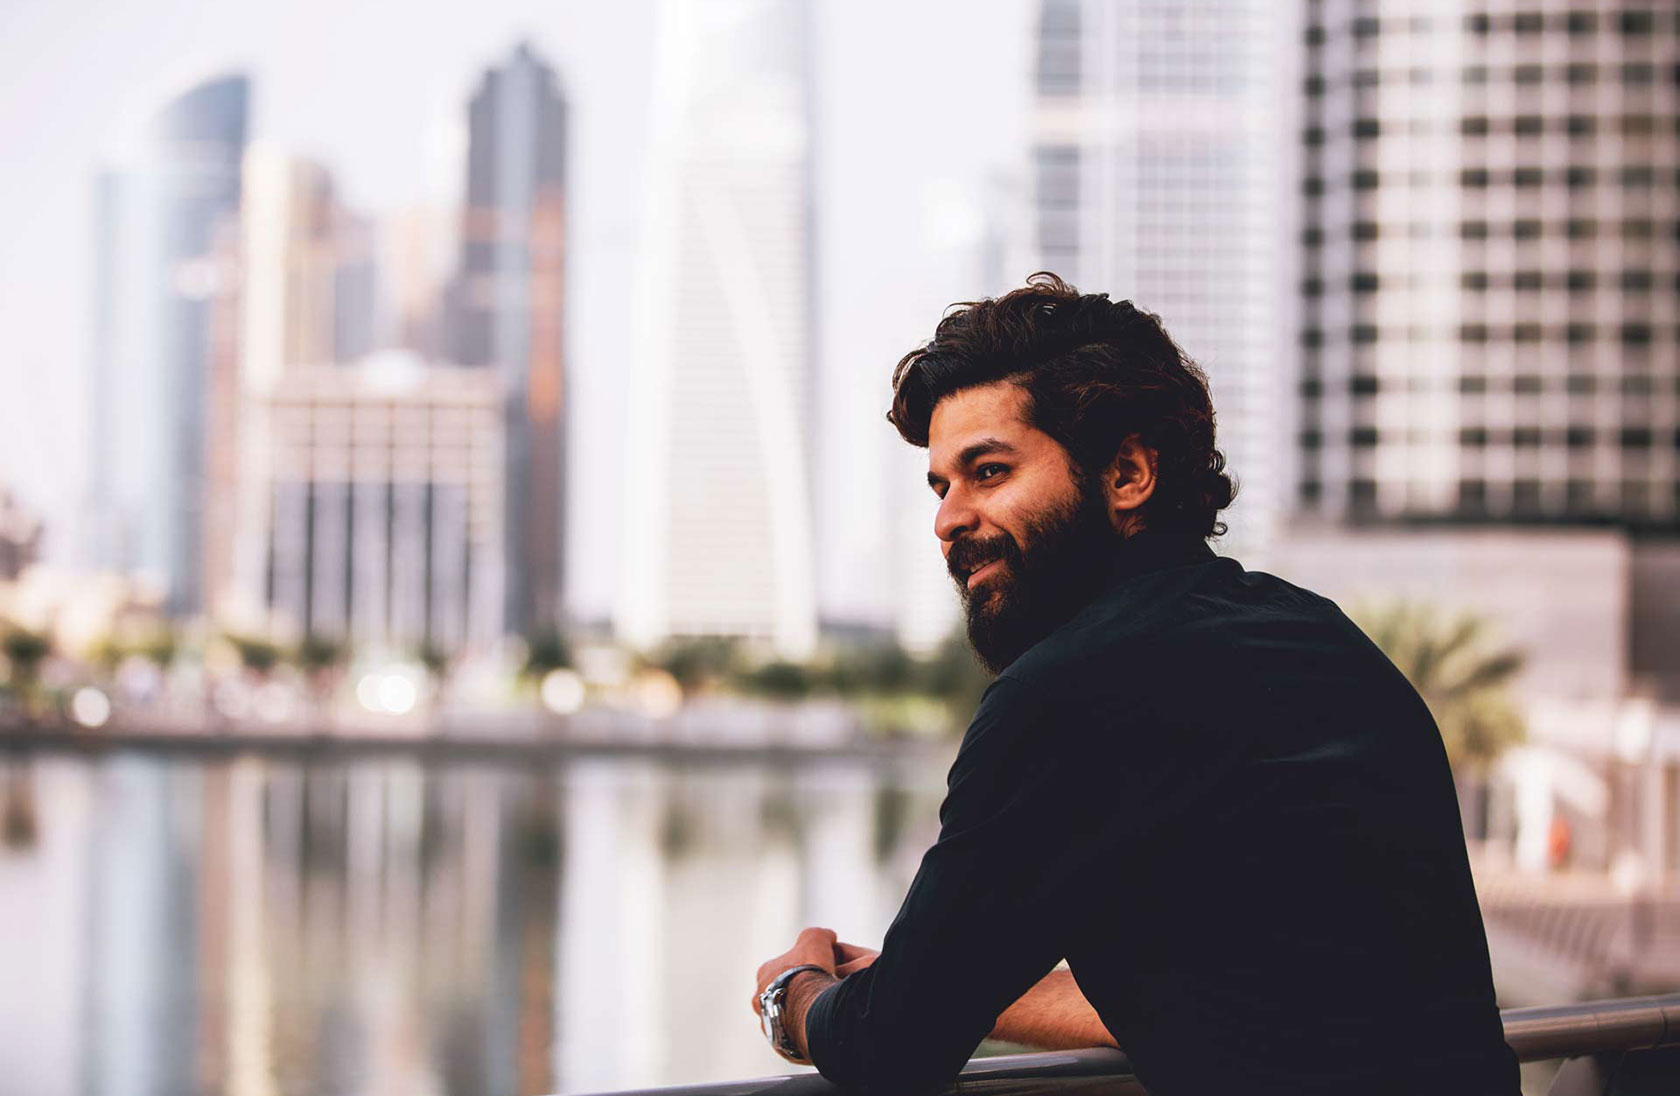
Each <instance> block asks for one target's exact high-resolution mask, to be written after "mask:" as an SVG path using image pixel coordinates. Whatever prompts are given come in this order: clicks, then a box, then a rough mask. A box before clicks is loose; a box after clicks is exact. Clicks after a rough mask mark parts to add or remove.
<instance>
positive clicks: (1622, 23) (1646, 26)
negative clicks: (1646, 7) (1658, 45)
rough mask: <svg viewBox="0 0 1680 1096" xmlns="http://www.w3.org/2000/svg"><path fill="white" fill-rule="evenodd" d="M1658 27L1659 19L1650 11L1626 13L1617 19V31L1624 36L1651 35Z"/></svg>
mask: <svg viewBox="0 0 1680 1096" xmlns="http://www.w3.org/2000/svg"><path fill="white" fill-rule="evenodd" d="M1656 26H1657V17H1656V16H1655V15H1653V14H1651V13H1650V12H1648V11H1624V12H1622V13H1621V14H1620V15H1618V16H1617V17H1616V29H1617V30H1619V31H1621V32H1622V33H1623V34H1629V35H1645V34H1650V33H1651V32H1652V31H1653V30H1655V29H1656Z"/></svg>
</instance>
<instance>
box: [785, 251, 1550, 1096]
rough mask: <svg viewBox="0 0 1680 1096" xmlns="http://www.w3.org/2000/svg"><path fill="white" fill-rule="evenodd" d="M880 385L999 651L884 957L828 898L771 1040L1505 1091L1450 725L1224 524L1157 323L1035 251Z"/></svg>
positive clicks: (970, 598)
mask: <svg viewBox="0 0 1680 1096" xmlns="http://www.w3.org/2000/svg"><path fill="white" fill-rule="evenodd" d="M893 386H894V395H893V403H892V410H891V411H890V412H889V414H888V418H889V419H890V420H891V421H892V423H893V424H894V425H895V426H896V427H897V428H898V430H899V432H900V433H901V434H902V435H903V436H904V438H905V439H906V440H907V441H909V442H910V443H911V444H914V445H917V446H925V447H926V448H927V450H928V483H929V485H930V486H931V487H932V489H933V491H934V492H935V493H936V494H937V495H938V496H939V498H940V503H939V511H938V516H937V518H936V520H935V523H934V532H935V533H936V534H937V536H938V538H939V542H940V547H941V548H942V550H943V551H944V553H945V561H946V565H947V567H948V569H949V570H950V573H951V577H952V578H953V580H955V582H956V583H957V587H958V589H959V591H960V592H961V596H962V600H963V604H964V607H965V610H966V614H967V619H968V637H969V640H970V643H971V645H972V646H973V648H974V652H975V654H976V655H977V656H978V658H979V659H980V660H981V661H982V662H983V663H984V664H985V665H986V666H987V668H988V669H990V670H991V671H993V672H994V673H995V674H996V675H997V677H996V680H995V681H993V682H992V683H991V684H990V686H989V687H988V688H987V690H986V693H985V695H984V697H983V698H982V699H981V702H980V705H979V708H978V710H977V711H976V712H975V715H974V719H973V722H972V723H971V724H970V726H969V728H968V730H967V733H966V734H965V735H964V736H963V741H962V745H961V747H960V749H959V752H958V754H957V757H956V760H955V762H954V763H953V764H952V766H951V770H950V773H949V778H948V783H947V794H946V797H945V800H944V803H943V804H942V805H941V807H940V811H939V819H940V832H939V838H938V840H937V842H936V843H935V844H934V845H933V847H932V848H931V849H929V850H928V852H927V853H926V855H925V856H924V858H923V860H922V863H921V866H920V869H919V870H918V872H917V875H916V878H915V881H914V882H913V883H912V884H911V887H910V891H909V893H908V895H907V896H906V897H905V900H904V904H903V907H902V908H901V909H900V911H899V913H898V916H897V917H896V918H895V919H894V921H893V923H892V926H891V927H890V928H889V929H888V931H887V934H886V938H885V940H884V941H883V942H882V946H881V948H880V950H879V952H876V951H874V950H871V949H868V948H863V947H859V946H857V945H853V944H847V943H841V942H840V941H839V940H837V939H836V936H835V934H834V933H833V932H831V931H829V930H827V929H816V928H812V929H807V930H805V931H804V932H803V933H801V934H800V936H799V939H798V940H797V942H796V943H795V944H794V946H793V948H792V949H790V950H789V951H787V952H785V953H784V954H782V955H779V956H777V957H776V958H774V959H771V960H770V961H768V962H766V963H765V964H763V965H762V966H761V967H760V968H759V971H758V983H757V991H756V992H755V994H754V998H753V1008H754V1011H755V1013H758V1014H759V1015H760V1017H761V1020H762V1022H763V1023H764V1025H765V1028H766V1033H767V1034H768V1035H770V1036H771V1039H772V1043H773V1045H775V1046H776V1047H777V1049H778V1050H779V1051H780V1052H781V1053H782V1054H783V1055H784V1056H785V1057H787V1058H788V1059H789V1060H792V1061H810V1062H813V1063H814V1064H815V1065H816V1067H817V1069H818V1070H819V1071H820V1072H821V1073H822V1074H823V1075H824V1076H825V1077H827V1078H829V1079H830V1080H832V1081H834V1082H836V1083H837V1084H838V1085H840V1086H842V1087H843V1088H845V1089H847V1090H850V1091H854V1092H862V1093H869V1094H885V1093H921V1092H928V1091H933V1090H937V1089H938V1088H940V1087H941V1086H943V1085H944V1084H946V1083H947V1082H949V1081H950V1080H952V1079H953V1078H954V1077H955V1076H956V1074H957V1073H958V1072H959V1070H960V1069H961V1068H962V1066H963V1064H964V1063H965V1062H966V1061H967V1060H968V1058H969V1055H970V1054H971V1053H972V1052H973V1051H974V1049H975V1047H976V1046H977V1045H978V1044H979V1043H980V1041H981V1040H982V1039H984V1038H986V1037H987V1036H988V1035H990V1036H992V1037H994V1038H999V1039H1004V1040H1008V1041H1011V1042H1015V1043H1020V1044H1024V1045H1027V1046H1033V1047H1041V1048H1045V1049H1063V1048H1072V1047H1081V1046H1098V1045H1107V1046H1118V1047H1120V1048H1121V1049H1123V1050H1124V1051H1125V1052H1126V1054H1127V1056H1128V1058H1129V1059H1130V1062H1131V1065H1132V1068H1133V1070H1134V1071H1135V1073H1136V1075H1137V1078H1138V1080H1139V1081H1140V1082H1141V1083H1142V1084H1143V1085H1144V1086H1145V1087H1146V1088H1147V1089H1148V1090H1149V1091H1150V1092H1151V1093H1152V1094H1153V1096H1181V1094H1192V1093H1208V1094H1231V1096H1235V1094H1239V1093H1240V1094H1242V1096H1262V1094H1269V1093H1277V1094H1280V1096H1281V1094H1286V1093H1287V1094H1290V1096H1302V1094H1309V1093H1323V1094H1331V1093H1335V1094H1351V1093H1360V1094H1362V1096H1368V1094H1371V1093H1388V1092H1400V1091H1404V1092H1430V1093H1435V1094H1441V1093H1466V1094H1468V1093H1477V1094H1479V1096H1486V1094H1500V1096H1515V1094H1516V1093H1517V1092H1518V1091H1519V1085H1518V1072H1517V1064H1516V1058H1515V1055H1514V1054H1513V1053H1512V1052H1511V1050H1510V1048H1509V1047H1507V1046H1506V1045H1505V1042H1504V1037H1503V1032H1502V1029H1501V1024H1500V1017H1499V1012H1498V1008H1497V1005H1496V1002H1495V998H1494V991H1493V982H1492V976H1491V973H1490V970H1489V962H1488V951H1487V940H1486V937H1485V935H1484V932H1483V928H1482V921H1481V913H1480V910H1479V908H1478V906H1477V901H1476V894H1475V890H1474V887H1473V885H1472V882H1471V878H1470V870H1469V864H1468V860H1467V856H1466V852H1465V845H1464V833H1463V829H1462V824H1461V822H1460V819H1459V814H1458V806H1457V797H1456V795H1455V793H1454V790H1453V783H1452V774H1451V772H1450V770H1449V769H1448V767H1447V759H1446V752H1445V750H1444V749H1443V747H1442V744H1441V737H1440V734H1439V732H1438V730H1437V729H1436V726H1435V723H1434V721H1433V720H1432V718H1431V717H1430V714H1429V711H1428V709H1427V708H1426V707H1425V706H1424V703H1423V701H1422V700H1421V699H1420V698H1419V697H1418V695H1417V692H1416V691H1415V690H1414V689H1413V688H1412V687H1411V686H1410V685H1409V684H1408V683H1407V682H1406V680H1405V678H1404V677H1402V676H1401V674H1400V673H1399V672H1398V671H1397V670H1396V669H1395V668H1394V666H1393V664H1392V663H1390V662H1389V661H1388V659H1387V658H1385V657H1384V656H1383V655H1382V653H1381V652H1380V651H1379V650H1377V648H1376V647H1375V646H1374V645H1373V644H1372V643H1371V642H1370V641H1369V640H1368V639H1367V638H1366V637H1365V636H1364V635H1363V634H1362V633H1361V632H1360V631H1359V629H1358V628H1356V627H1355V626H1354V625H1353V624H1352V623H1350V622H1349V621H1348V619H1347V618H1346V617H1345V616H1344V615H1343V614H1342V613H1341V612H1340V611H1339V610H1338V609H1337V608H1336V606H1335V605H1334V604H1332V603H1331V602H1330V601H1328V600H1326V599H1324V598H1322V597H1319V596H1318V595H1316V594H1313V593H1310V592H1308V591H1306V590H1303V589H1301V588H1300V587H1297V586H1294V585H1291V584H1290V583H1288V582H1285V581H1283V580H1281V579H1278V578H1275V577H1273V576H1271V575H1268V574H1263V573H1260V572H1255V571H1248V570H1245V569H1244V568H1243V567H1242V566H1241V565H1240V564H1239V563H1238V562H1237V561H1236V560H1234V559H1230V558H1221V557H1218V556H1216V555H1215V554H1214V553H1213V551H1212V550H1211V549H1210V548H1209V547H1208V544H1207V541H1208V538H1209V537H1212V536H1217V535H1219V534H1221V533H1223V532H1224V526H1223V525H1222V524H1221V523H1220V522H1219V520H1218V515H1219V512H1220V510H1222V509H1224V508H1225V507H1226V506H1228V505H1229V504H1230V502H1231V500H1232V496H1233V494H1234V488H1233V485H1232V482H1231V480H1230V478H1229V477H1228V476H1227V475H1226V474H1225V471H1224V463H1225V462H1224V458H1223V456H1222V455H1221V454H1220V452H1219V451H1218V449H1217V448H1215V445H1214V414H1213V407H1212V403H1211V401H1210V399H1209V396H1208V390H1207V384H1206V381H1205V379H1204V377H1203V375H1202V374H1201V372H1200V371H1199V370H1198V369H1197V368H1196V366H1195V365H1194V364H1193V363H1192V362H1190V361H1189V360H1188V359H1187V358H1186V357H1185V355H1184V354H1183V353H1182V352H1181V351H1180V350H1179V348H1178V347H1177V346H1176V345H1175V344H1174V342H1173V340H1172V339H1171V338H1170V337H1169V336H1168V335H1167V333H1166V331H1165V330H1164V329H1163V328H1162V326H1161V323H1160V321H1159V320H1158V319H1157V318H1156V317H1154V316H1152V315H1150V314H1148V313H1145V312H1141V311H1139V310H1137V309H1136V308H1134V307H1133V306H1132V305H1131V303H1130V302H1126V301H1122V302H1118V303H1115V302H1112V301H1110V300H1109V299H1108V298H1107V296H1106V295H1081V294H1079V293H1078V292H1077V291H1076V290H1074V289H1072V288H1071V287H1069V286H1067V285H1066V284H1064V283H1063V282H1061V281H1060V280H1059V279H1057V278H1055V277H1054V276H1050V275H1037V276H1035V277H1034V278H1032V279H1029V282H1028V285H1027V286H1026V287H1025V288H1022V289H1018V290H1016V291H1014V292H1012V293H1009V294H1008V295H1006V296H1004V297H1002V298H999V299H996V300H985V301H980V302H978V303H974V304H970V305H968V306H965V307H964V308H962V309H961V310H959V311H955V312H953V313H952V314H950V315H948V316H947V317H946V318H945V319H944V320H943V321H941V323H940V324H939V326H938V329H937V331H936V333H935V335H934V337H933V340H932V341H931V342H929V343H928V344H927V345H926V346H924V347H922V348H921V349H919V350H916V351H913V352H912V353H910V354H909V355H907V356H906V357H905V358H904V359H903V360H902V361H900V362H899V364H898V368H897V370H896V372H895V374H894V377H893ZM1064 958H1065V959H1066V961H1067V969H1066V970H1062V969H1058V968H1059V964H1060V961H1061V960H1063V959H1064Z"/></svg>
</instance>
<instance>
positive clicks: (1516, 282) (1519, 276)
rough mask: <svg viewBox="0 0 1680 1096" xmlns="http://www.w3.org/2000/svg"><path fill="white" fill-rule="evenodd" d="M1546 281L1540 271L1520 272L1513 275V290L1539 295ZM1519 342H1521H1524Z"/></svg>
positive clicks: (1532, 340) (1533, 340)
mask: <svg viewBox="0 0 1680 1096" xmlns="http://www.w3.org/2000/svg"><path fill="white" fill-rule="evenodd" d="M1544 281H1545V279H1544V278H1542V277H1541V274H1540V272H1539V271H1538V270H1519V271H1517V272H1516V273H1515V274H1513V275H1511V288H1512V289H1515V290H1517V291H1518V292H1521V293H1538V292H1539V291H1540V290H1541V288H1542V287H1543V286H1544ZM1517 341H1518V342H1521V341H1522V340H1521V339H1519V340H1517ZM1529 341H1530V342H1538V341H1539V340H1538V338H1535V339H1530V340H1529Z"/></svg>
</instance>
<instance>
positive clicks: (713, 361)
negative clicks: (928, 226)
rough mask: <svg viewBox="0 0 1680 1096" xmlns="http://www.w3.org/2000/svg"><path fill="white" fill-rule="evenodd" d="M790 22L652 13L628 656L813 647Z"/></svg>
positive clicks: (625, 607)
mask: <svg viewBox="0 0 1680 1096" xmlns="http://www.w3.org/2000/svg"><path fill="white" fill-rule="evenodd" d="M809 19H810V15H809V11H808V8H807V7H806V5H805V4H804V3H803V2H789V3H777V2H771V0H725V2H721V3H697V2H693V0H668V2H667V3H665V4H664V5H663V6H662V8H661V26H660V45H659V59H658V77H657V79H658V88H657V92H656V95H655V102H656V104H657V110H658V112H659V113H658V115H657V116H656V120H655V128H654V136H653V142H652V146H651V149H650V154H649V155H650V165H649V166H650V171H649V183H648V191H647V195H646V202H647V205H646V212H645V214H644V216H643V219H642V229H643V236H642V240H641V245H640V246H641V250H640V253H639V255H638V259H637V262H638V269H637V277H636V285H635V290H634V292H635V303H634V316H635V330H634V332H633V336H632V337H633V340H634V341H633V343H632V360H631V378H632V379H631V385H630V397H629V398H630V424H629V441H630V448H629V453H628V457H627V461H628V467H627V490H626V493H625V541H624V563H623V565H622V566H621V568H620V583H621V585H620V590H619V594H618V598H617V604H616V609H615V618H616V626H617V629H618V631H619V634H620V635H621V636H622V637H623V638H624V639H625V640H626V641H628V642H630V643H633V644H636V645H638V646H648V645H651V644H655V643H658V642H659V641H661V640H663V639H666V638H669V637H672V636H691V635H725V636H738V637H743V638H747V639H750V640H757V641H762V642H765V643H767V644H769V645H770V646H772V647H774V648H775V649H776V650H778V651H780V652H781V653H783V654H785V655H790V656H797V655H800V654H803V653H805V652H807V651H809V650H810V648H811V647H812V645H813V644H814V643H815V639H816V598H815V593H814V585H815V579H814V566H813V562H812V535H811V523H812V518H811V498H810V483H809V480H808V473H807V469H808V467H809V464H810V445H811V429H810V413H809V404H810V392H811V383H812V382H811V338H810V330H809V326H810V323H809V318H810V285H809V264H808V258H809V250H808V249H809V247H810V233H811V214H810V168H809V155H810V148H809V146H810V136H809V126H808V122H807V104H808V99H809V86H808V84H809V71H808V62H807V45H808V37H809V33H810V28H809Z"/></svg>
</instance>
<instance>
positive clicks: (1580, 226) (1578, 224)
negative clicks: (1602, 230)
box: [1564, 217, 1598, 240]
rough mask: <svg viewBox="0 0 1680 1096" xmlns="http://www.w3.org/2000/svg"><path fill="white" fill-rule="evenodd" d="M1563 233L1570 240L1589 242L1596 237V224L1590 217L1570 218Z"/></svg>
mask: <svg viewBox="0 0 1680 1096" xmlns="http://www.w3.org/2000/svg"><path fill="white" fill-rule="evenodd" d="M1564 231H1565V232H1566V234H1567V235H1568V236H1569V238H1570V239H1571V240H1590V239H1592V238H1593V237H1595V236H1597V235H1598V222H1597V221H1595V220H1593V219H1592V218H1590V217H1571V218H1570V219H1569V221H1568V223H1567V224H1566V225H1565V226H1564Z"/></svg>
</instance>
